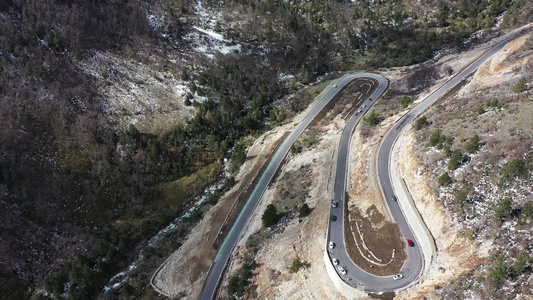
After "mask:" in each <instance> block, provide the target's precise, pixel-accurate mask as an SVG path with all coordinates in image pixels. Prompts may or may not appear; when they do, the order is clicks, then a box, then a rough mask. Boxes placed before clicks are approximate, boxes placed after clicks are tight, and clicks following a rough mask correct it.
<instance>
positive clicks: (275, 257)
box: [226, 118, 344, 299]
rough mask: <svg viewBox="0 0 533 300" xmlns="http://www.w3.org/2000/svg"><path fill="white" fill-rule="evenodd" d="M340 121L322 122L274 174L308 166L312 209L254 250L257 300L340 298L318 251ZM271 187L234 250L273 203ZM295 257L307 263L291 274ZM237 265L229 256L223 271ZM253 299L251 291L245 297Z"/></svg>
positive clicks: (256, 227) (322, 241)
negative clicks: (313, 141)
mask: <svg viewBox="0 0 533 300" xmlns="http://www.w3.org/2000/svg"><path fill="white" fill-rule="evenodd" d="M343 126H344V124H343V121H342V120H340V118H336V119H334V120H333V121H332V122H330V123H329V124H327V125H326V126H324V127H321V129H322V132H323V134H322V136H321V139H322V140H321V142H320V144H319V145H317V146H316V147H315V148H313V149H312V150H310V151H307V152H304V153H303V154H299V155H296V156H291V157H290V159H289V160H288V161H287V164H286V165H285V166H284V167H283V171H282V172H281V173H280V175H279V176H278V178H281V177H282V176H283V174H284V172H287V171H290V170H296V169H298V168H299V167H300V166H301V165H306V164H310V165H311V170H312V174H313V175H312V176H313V185H312V186H311V187H310V193H309V194H310V197H308V198H307V199H306V203H307V204H308V205H309V207H310V208H311V209H312V213H311V215H310V216H308V217H306V218H304V219H303V222H302V223H298V219H294V220H292V221H291V223H290V224H289V225H288V226H287V228H286V229H285V231H284V232H283V233H282V234H279V235H277V236H274V237H273V238H271V239H269V240H268V241H267V242H266V246H265V247H263V248H262V249H261V250H259V252H258V253H257V255H256V257H255V259H256V261H257V263H258V264H259V265H260V266H259V267H258V268H257V269H256V272H255V273H256V275H255V276H254V278H253V282H252V284H253V285H257V289H256V293H257V295H258V299H267V298H270V299H339V298H342V296H341V295H340V294H339V292H338V291H337V290H336V288H335V287H334V286H333V285H332V283H331V281H330V279H329V278H328V277H327V275H326V269H325V266H324V262H323V257H322V255H321V254H322V253H323V249H324V245H325V243H326V242H325V239H326V230H327V219H328V215H329V208H330V205H329V203H331V197H332V191H331V186H332V185H331V184H332V183H331V181H330V177H331V172H332V165H333V163H334V159H335V158H334V153H335V151H336V148H337V143H338V139H339V137H340V132H341V129H342V127H343ZM328 183H329V184H328ZM274 191H275V187H274V188H271V189H269V190H268V191H267V193H265V196H264V198H263V200H262V202H261V204H260V205H259V206H258V209H257V210H256V213H255V215H254V216H253V218H252V221H251V222H250V224H249V226H248V228H247V234H245V235H244V236H243V238H242V240H241V242H240V245H241V247H239V248H238V250H237V252H241V253H242V249H243V247H242V245H243V244H244V242H245V241H246V239H247V238H248V236H249V235H250V234H251V233H253V232H255V231H257V230H259V229H260V228H261V226H262V224H261V215H262V213H263V211H264V210H265V208H266V205H267V204H269V203H271V202H272V200H273V196H274ZM296 257H299V258H300V260H301V261H302V262H305V263H308V264H309V268H307V269H301V270H300V271H299V272H297V273H294V274H291V273H290V272H289V269H290V267H291V264H292V261H293V260H294V259H295V258H296ZM238 258H242V256H239V257H238ZM241 266H242V261H241V260H239V259H236V260H234V261H233V262H232V264H231V266H230V268H229V270H230V271H229V272H227V274H228V275H229V274H231V271H233V270H235V269H238V268H240V267H241ZM227 277H228V276H226V280H227ZM252 298H253V297H252V296H250V299H252Z"/></svg>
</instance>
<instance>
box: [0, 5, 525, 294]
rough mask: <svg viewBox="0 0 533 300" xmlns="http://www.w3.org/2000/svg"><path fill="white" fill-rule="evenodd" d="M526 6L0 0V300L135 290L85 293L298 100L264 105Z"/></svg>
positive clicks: (452, 43) (448, 41) (220, 176)
mask: <svg viewBox="0 0 533 300" xmlns="http://www.w3.org/2000/svg"><path fill="white" fill-rule="evenodd" d="M526 3H527V1H523V0H517V1H490V2H482V1H477V2H475V3H474V4H472V3H470V2H468V1H438V3H437V1H407V0H405V1H381V2H374V1H357V2H351V1H328V2H325V3H323V2H321V1H312V2H307V1H292V2H279V1H246V2H241V1H224V2H222V1H213V0H210V1H204V2H191V1H185V0H163V1H155V0H134V1H126V0H114V1H107V2H102V1H96V0H89V1H82V0H46V1H41V0H7V1H2V2H1V3H0V24H1V25H0V27H1V28H2V32H1V33H0V73H1V76H0V81H1V84H0V128H1V130H0V171H1V173H2V175H1V176H0V191H1V193H0V206H1V208H2V209H1V211H2V215H1V218H0V240H1V241H2V243H1V245H0V253H1V255H0V261H1V263H2V266H3V267H2V269H1V270H0V274H1V275H0V298H7V299H24V298H30V297H31V296H32V295H35V296H36V297H37V296H39V295H40V296H39V297H52V296H57V297H63V298H65V297H67V296H68V297H69V298H70V299H85V298H95V297H96V296H97V295H100V297H111V298H113V297H116V296H118V295H120V294H122V293H123V294H124V295H133V296H135V297H137V298H140V297H142V296H143V295H147V293H149V288H146V289H145V287H146V286H147V284H148V283H147V281H146V280H143V278H144V277H142V276H140V277H139V278H141V279H139V281H138V282H132V283H131V284H128V285H124V286H120V287H119V288H117V289H115V290H114V292H112V293H107V294H102V290H103V287H104V286H105V285H106V283H107V282H108V281H109V279H110V278H111V277H112V276H113V275H115V274H117V273H118V272H120V271H121V270H123V269H124V268H126V267H127V265H128V264H129V263H130V262H132V261H134V260H135V258H136V257H139V255H141V256H142V257H144V258H150V257H153V258H154V261H155V262H153V263H152V264H148V265H146V266H144V267H142V268H141V267H139V269H141V271H139V273H140V274H145V273H150V272H151V271H153V268H154V265H157V260H161V258H163V257H165V256H167V255H168V253H170V251H171V250H174V249H176V248H177V247H179V244H180V238H181V237H182V236H184V235H185V234H186V232H187V228H188V227H187V225H185V226H184V227H182V228H181V231H179V232H177V233H173V234H174V235H175V236H174V238H173V239H172V240H173V242H172V243H170V242H168V241H167V242H166V243H163V244H164V246H161V247H152V245H151V244H149V243H147V240H148V239H149V238H150V237H151V236H153V235H154V234H156V233H157V232H158V231H159V230H160V229H162V228H163V227H165V226H167V225H168V224H170V223H171V221H172V220H174V219H175V218H176V217H178V216H181V215H182V214H183V213H184V211H185V209H188V208H189V207H190V205H191V202H192V201H193V200H194V196H195V195H198V194H199V193H200V192H201V191H203V190H204V188H205V187H206V186H208V185H210V184H213V183H220V184H222V185H221V188H220V190H221V191H223V190H224V189H225V188H226V187H227V186H229V185H231V184H232V177H231V176H230V177H228V178H227V179H226V176H225V173H224V172H223V169H224V168H226V169H229V170H230V171H235V170H237V169H238V167H239V166H240V164H241V163H242V162H243V160H244V146H245V145H244V142H243V140H242V139H241V138H242V137H245V136H248V135H251V134H256V133H258V132H261V131H263V130H264V129H265V128H268V127H269V126H275V125H277V124H280V123H282V122H283V121H284V120H285V119H286V118H288V117H289V116H291V115H292V114H294V113H296V112H298V111H300V110H302V108H303V107H304V106H305V103H306V102H305V101H304V100H305V97H301V98H300V97H295V98H287V99H288V100H286V102H283V103H285V104H283V105H281V104H280V103H282V101H278V100H280V99H284V97H285V96H286V95H288V94H289V93H291V92H293V91H295V90H297V89H298V88H299V87H300V86H301V85H302V84H304V85H305V84H308V83H310V82H313V81H315V80H316V79H317V78H319V76H324V75H326V74H331V73H334V72H337V71H345V70H354V69H371V68H374V67H377V66H396V65H405V64H411V63H415V62H421V61H424V60H426V59H429V58H431V57H434V56H435V55H438V53H439V52H438V51H439V50H442V49H457V47H459V48H461V47H468V46H469V45H471V44H473V40H472V39H471V34H472V33H473V32H477V33H478V34H477V35H475V37H476V38H478V39H484V38H487V37H489V36H490V35H491V34H493V33H494V31H495V30H496V31H497V30H499V29H498V28H509V27H513V26H516V25H517V24H520V23H523V22H526V21H528V18H531V15H532V14H531V13H530V11H529V12H528V9H529V10H531V8H529V7H527V6H526ZM435 8H437V9H435ZM504 12H505V13H504ZM494 24H500V27H495V26H494ZM285 107H286V108H287V109H285ZM282 108H283V109H282ZM225 158H226V159H231V163H229V164H226V165H224V159H225ZM217 197H219V193H213V195H212V196H210V199H209V200H210V201H213V202H216V200H217ZM200 217H201V213H197V214H195V215H194V216H193V217H192V218H188V219H187V220H188V222H185V223H187V224H188V223H194V222H195V220H197V219H198V218H200ZM143 272H144V273H143ZM143 276H144V275H143Z"/></svg>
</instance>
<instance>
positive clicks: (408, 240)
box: [407, 239, 415, 247]
mask: <svg viewBox="0 0 533 300" xmlns="http://www.w3.org/2000/svg"><path fill="white" fill-rule="evenodd" d="M407 246H409V247H414V246H415V242H413V241H412V240H410V239H407Z"/></svg>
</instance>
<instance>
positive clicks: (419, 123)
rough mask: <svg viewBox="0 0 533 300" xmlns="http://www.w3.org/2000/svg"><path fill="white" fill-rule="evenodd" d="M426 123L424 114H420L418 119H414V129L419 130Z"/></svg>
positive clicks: (426, 124)
mask: <svg viewBox="0 0 533 300" xmlns="http://www.w3.org/2000/svg"><path fill="white" fill-rule="evenodd" d="M428 125H429V122H428V118H427V117H426V116H422V117H420V118H418V120H416V130H420V129H422V128H424V127H426V126H428Z"/></svg>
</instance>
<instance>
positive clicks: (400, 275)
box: [392, 274, 403, 280]
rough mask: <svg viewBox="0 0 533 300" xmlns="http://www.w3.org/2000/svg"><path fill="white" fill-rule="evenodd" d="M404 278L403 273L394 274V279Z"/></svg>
mask: <svg viewBox="0 0 533 300" xmlns="http://www.w3.org/2000/svg"><path fill="white" fill-rule="evenodd" d="M402 278H403V275H402V274H396V275H394V276H392V279H394V280H399V279H402Z"/></svg>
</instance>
